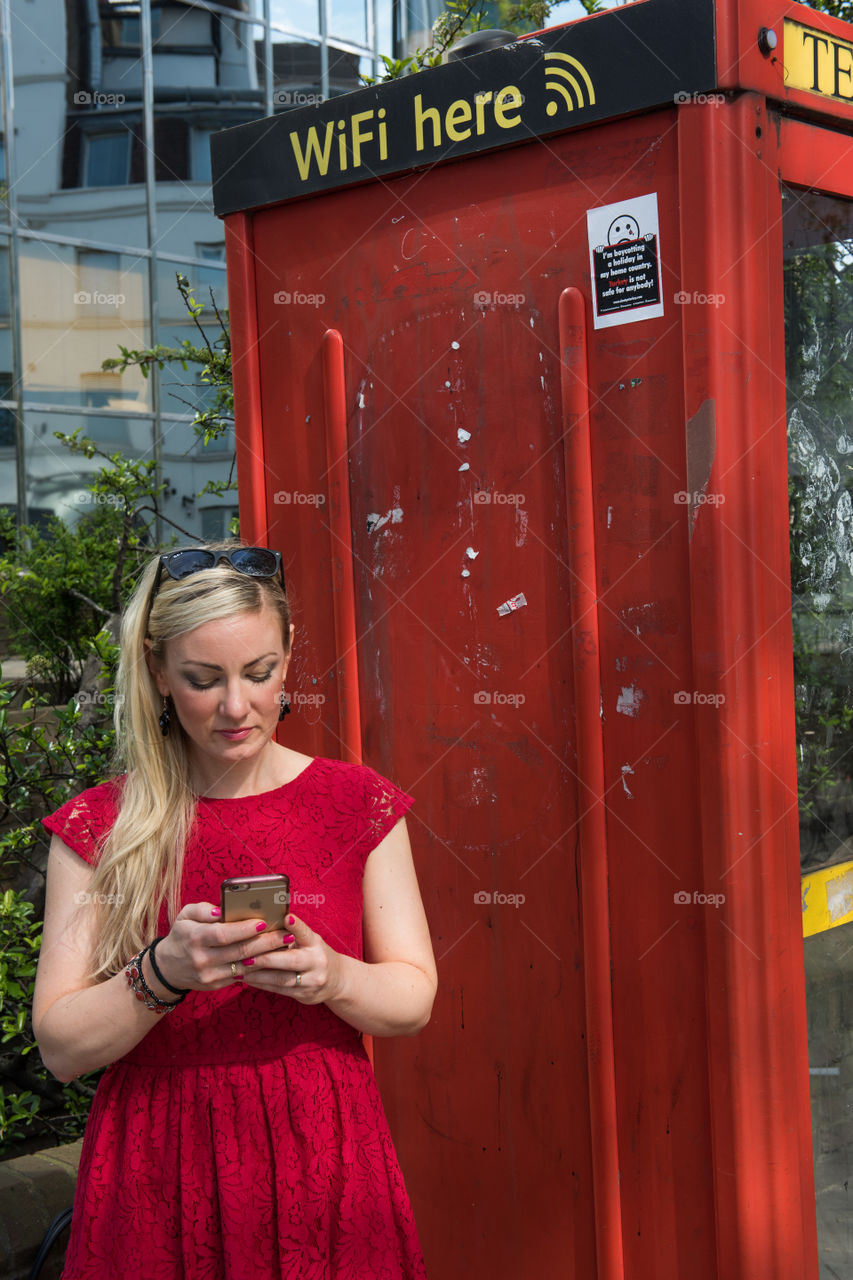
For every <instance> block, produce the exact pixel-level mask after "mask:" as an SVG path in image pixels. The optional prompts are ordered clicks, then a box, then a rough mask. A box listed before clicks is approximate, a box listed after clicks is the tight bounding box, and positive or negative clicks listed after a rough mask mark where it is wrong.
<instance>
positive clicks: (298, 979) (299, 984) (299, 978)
mask: <svg viewBox="0 0 853 1280" xmlns="http://www.w3.org/2000/svg"><path fill="white" fill-rule="evenodd" d="M301 984H302V974H301V973H297V975H296V985H297V987H298V986H301Z"/></svg>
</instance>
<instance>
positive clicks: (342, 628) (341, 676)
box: [322, 329, 361, 764]
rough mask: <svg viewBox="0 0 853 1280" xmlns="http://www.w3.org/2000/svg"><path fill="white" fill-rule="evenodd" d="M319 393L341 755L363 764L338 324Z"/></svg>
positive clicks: (329, 340) (330, 332)
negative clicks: (322, 414) (323, 414)
mask: <svg viewBox="0 0 853 1280" xmlns="http://www.w3.org/2000/svg"><path fill="white" fill-rule="evenodd" d="M322 350H323V354H322V359H323V399H324V403H325V412H326V464H327V467H328V471H327V482H328V492H329V533H330V535H331V544H332V545H331V562H332V606H333V608H334V613H335V654H336V656H337V673H338V688H339V694H338V706H339V708H340V739H341V747H342V750H343V758H344V759H348V760H350V761H351V762H352V763H353V764H361V711H360V708H359V699H358V652H357V647H356V646H357V642H358V638H357V634H356V623H355V588H354V586H353V574H352V566H353V551H352V515H351V513H350V502H349V469H348V465H347V463H348V458H349V446H348V442H347V409H346V388H345V384H344V343H343V339H342V338H341V335H340V334H339V333H338V331H337V329H327V330H326V332H325V334H324V335H323V349H322Z"/></svg>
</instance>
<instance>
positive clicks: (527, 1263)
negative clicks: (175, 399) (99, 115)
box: [213, 0, 853, 1280]
mask: <svg viewBox="0 0 853 1280" xmlns="http://www.w3.org/2000/svg"><path fill="white" fill-rule="evenodd" d="M851 128H853V26H850V25H847V24H845V23H842V22H840V21H838V20H836V19H832V18H830V17H827V16H825V15H822V14H820V13H817V12H815V11H813V10H811V9H809V8H807V7H806V6H804V5H801V4H793V3H790V4H789V3H782V0H716V3H715V2H714V0H639V2H637V3H634V4H630V5H627V6H624V7H619V8H617V9H614V10H611V11H609V12H606V13H602V14H600V15H596V16H594V17H590V18H586V19H584V20H582V21H578V22H574V23H571V24H569V25H567V26H563V27H558V28H554V29H551V30H547V31H542V32H539V33H537V34H536V35H534V36H531V37H527V38H524V39H522V40H518V41H516V42H515V43H512V44H508V45H506V46H504V47H499V48H495V49H492V50H489V51H487V52H482V53H479V54H477V55H475V56H472V57H469V58H466V59H464V60H462V59H460V60H457V61H454V62H451V63H448V64H447V65H444V66H442V67H440V68H437V69H435V70H432V71H429V72H424V73H421V74H417V75H414V76H409V77H406V78H404V79H401V80H397V81H392V82H389V83H385V84H380V85H378V86H374V87H370V88H365V89H363V90H359V91H358V92H355V93H351V94H348V95H346V96H344V97H339V98H334V99H331V100H330V101H327V102H325V103H321V104H319V105H315V106H311V107H306V108H304V109H299V110H295V111H291V112H287V113H285V114H281V115H278V116H276V117H274V118H272V119H268V120H259V121H255V122H253V123H251V124H247V125H245V126H241V127H240V128H236V129H232V130H228V131H226V132H223V133H220V134H218V135H216V136H215V137H214V139H213V158H214V174H215V180H214V195H215V202H216V208H217V212H218V213H219V214H221V215H222V216H223V217H224V219H225V226H226V237H227V252H228V271H229V284H230V307H231V320H232V339H233V351H234V378H235V403H236V415H237V447H238V467H239V476H240V486H241V517H242V530H243V533H244V535H245V536H247V537H249V538H250V539H252V540H257V541H261V542H267V543H269V544H271V545H273V546H275V547H279V548H280V549H281V550H282V551H283V553H284V556H285V560H286V570H287V578H288V584H289V585H291V589H292V594H293V602H294V607H295V616H296V621H297V628H298V629H297V637H296V645H295V656H294V663H293V667H292V671H294V674H295V690H294V694H293V699H294V702H295V704H296V707H297V709H298V711H299V712H300V714H299V715H298V716H294V717H291V718H290V720H289V721H287V722H286V728H287V734H288V737H287V740H288V742H290V743H291V744H293V745H295V746H297V747H298V748H299V749H301V750H304V751H308V752H311V753H312V754H321V755H326V756H334V757H343V758H349V759H354V760H362V759H363V760H365V761H366V762H368V763H370V764H371V765H373V766H374V767H375V768H377V769H378V770H379V771H380V772H381V773H383V774H385V775H386V776H388V777H390V778H392V779H393V780H395V781H396V782H397V783H399V784H400V785H401V786H403V787H405V789H406V790H408V791H409V792H411V793H412V794H414V796H415V797H416V801H417V803H416V804H415V806H414V808H413V809H412V811H411V814H410V817H409V829H410V833H411V836H412V844H413V848H414V852H415V858H416V862H417V867H418V873H419V877H420V882H421V886H422V890H423V895H424V900H425V905H426V909H427V913H428V916H429V919H430V923H431V928H432V932H433V940H434V946H435V953H436V958H437V961H438V967H439V974H440V988H439V995H438V998H437V1001H436V1005H435V1010H434V1015H433V1019H432V1022H431V1024H430V1026H429V1027H428V1028H427V1029H426V1030H425V1031H424V1032H422V1033H421V1034H420V1035H419V1036H418V1037H415V1038H413V1039H397V1040H376V1041H374V1044H373V1054H374V1066H375V1070H376V1073H377V1077H378V1080H379V1083H380V1086H381V1089H382V1093H383V1097H384V1100H385V1105H386V1109H387V1112H388V1116H389V1121H390V1123H391V1127H392V1131H393V1133H394V1137H395V1142H396V1145H397V1151H398V1154H399V1157H400V1161H401V1165H402V1168H403V1171H404V1174H405V1177H406V1181H407V1186H408V1188H409V1192H410V1195H411V1197H412V1201H413V1204H414V1208H415V1213H416V1217H417V1221H418V1226H419V1231H420V1235H421V1240H422V1243H423V1247H424V1252H425V1255H426V1260H427V1268H428V1272H429V1274H430V1276H431V1277H442V1280H461V1278H462V1277H469V1276H472V1275H474V1276H480V1275H488V1276H490V1277H492V1278H493V1280H499V1278H500V1280H503V1278H507V1280H508V1278H509V1277H513V1278H515V1277H518V1276H522V1277H534V1276H535V1277H542V1278H543V1280H557V1278H558V1277H559V1278H563V1277H565V1278H566V1280H569V1278H571V1280H592V1277H596V1278H597V1280H623V1278H624V1280H682V1278H683V1277H685V1276H688V1275H689V1276H691V1277H693V1278H694V1280H712V1278H713V1280H804V1278H805V1280H817V1277H818V1275H819V1261H818V1259H819V1254H820V1258H821V1267H822V1269H821V1271H820V1274H821V1275H826V1276H849V1275H853V1234H851V1231H850V1229H849V1227H848V1225H847V1218H848V1217H849V1211H848V1210H847V1209H846V1204H847V1200H846V1187H847V1183H846V1177H847V1171H848V1168H849V1164H850V1157H851V1154H853V1153H851V1148H850V1144H851V1142H853V1132H851V1130H850V1115H851V1106H853V1077H851V1069H853V1063H852V1062H851V1056H853V1055H851V1051H850V1048H849V1045H850V1043H851V1037H850V1035H849V1032H848V1030H847V1028H848V1027H849V1025H850V1024H851V1023H853V1008H851V1007H850V1006H851V1001H850V997H849V995H848V994H846V992H847V989H848V988H849V986H850V984H849V983H846V975H848V974H850V972H851V970H853V936H850V935H849V934H848V933H847V929H848V928H849V927H850V926H849V925H848V924H847V921H848V919H849V916H850V908H851V906H853V883H851V889H850V894H849V896H848V898H844V893H843V892H842V891H841V890H839V889H838V883H839V876H841V875H842V872H841V871H839V873H838V875H836V876H835V877H834V881H833V883H835V890H834V892H836V898H835V899H833V900H832V901H835V903H836V906H835V908H833V907H832V905H831V902H830V898H829V896H827V899H826V902H827V904H828V905H827V906H826V912H825V914H826V921H825V923H824V927H821V928H819V929H818V930H817V931H816V932H814V933H813V934H811V935H810V936H809V938H808V939H807V940H806V944H805V946H804V943H803V924H802V909H801V879H800V877H801V865H800V854H801V848H802V850H803V852H804V858H805V863H804V867H805V869H807V870H810V871H815V872H820V873H821V874H824V873H825V872H827V869H829V870H833V869H838V868H839V867H841V866H843V864H844V862H845V858H853V847H852V846H850V844H849V841H848V834H849V833H848V830H847V828H845V826H844V818H843V815H844V813H846V812H847V808H848V807H849V809H850V810H851V812H853V805H851V806H846V796H847V795H848V794H849V793H850V790H851V787H850V781H849V760H851V759H853V737H851V734H853V730H851V728H850V718H851V714H853V713H851V712H850V709H849V708H850V698H848V696H847V695H848V694H849V693H850V691H851V689H853V668H851V667H850V662H851V654H853V639H851V624H850V617H851V605H853V575H851V568H853V551H851V548H853V534H851V529H853V502H851V489H853V480H851V479H849V478H848V477H850V476H851V475H853V409H852V408H851V405H853V360H852V359H851V354H850V348H851V334H853V284H851V279H853V277H851V262H853V144H852V143H851V137H850V132H851ZM848 459H849V460H848ZM848 749H849V755H848ZM850 830H853V822H851V824H850ZM850 866H851V867H853V863H851V864H850ZM844 874H846V872H845V873H844ZM824 878H825V879H826V881H827V882H829V881H830V880H833V877H832V876H829V875H825V877H824ZM851 881H852V882H853V873H851ZM821 884H823V881H821ZM824 891H825V892H826V893H827V895H829V892H830V891H829V889H826V887H825V886H824V888H822V889H820V892H824ZM803 892H805V890H804V891H803ZM809 892H811V890H809ZM844 892H846V890H845V891H844ZM814 893H815V894H817V893H818V889H815V891H814ZM839 893H840V894H841V897H840V898H839V896H838V895H839ZM813 896H814V895H813ZM845 902H846V908H847V911H846V915H845V911H844V910H842V907H843V906H844V904H845ZM839 903H840V904H841V905H840V906H839V905H838V904H839ZM845 926H846V927H845ZM813 944H814V945H813ZM848 953H850V954H848ZM807 985H808V1001H807V998H806V991H807ZM845 1004H846V1008H847V1012H846V1013H845ZM810 1071H811V1072H813V1073H814V1074H813V1075H812V1076H810ZM810 1085H811V1088H812V1090H813V1096H812V1097H811V1098H810ZM816 1204H817V1209H816Z"/></svg>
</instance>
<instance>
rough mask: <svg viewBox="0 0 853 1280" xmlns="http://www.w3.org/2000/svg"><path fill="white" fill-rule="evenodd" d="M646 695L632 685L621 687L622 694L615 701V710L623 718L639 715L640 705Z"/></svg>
mask: <svg viewBox="0 0 853 1280" xmlns="http://www.w3.org/2000/svg"><path fill="white" fill-rule="evenodd" d="M645 696H646V695H645V694H644V692H643V690H642V689H637V688H636V687H635V686H634V685H628V687H627V688H626V687H625V685H623V686H622V692H621V693H620V694H619V697H618V698H617V699H616V710H617V711H618V712H620V713H621V714H622V715H623V716H634V718H635V719H636V717H637V716H638V715H639V714H640V703H641V702H642V700H643V698H644V697H645Z"/></svg>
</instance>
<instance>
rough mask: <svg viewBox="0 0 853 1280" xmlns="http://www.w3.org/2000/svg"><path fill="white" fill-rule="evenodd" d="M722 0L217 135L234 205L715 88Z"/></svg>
mask: <svg viewBox="0 0 853 1280" xmlns="http://www.w3.org/2000/svg"><path fill="white" fill-rule="evenodd" d="M715 75H716V59H715V49H714V6H713V0H644V2H643V3H636V4H631V5H629V6H627V7H625V8H621V7H620V8H617V9H611V10H608V11H607V12H604V13H601V14H598V15H596V16H595V17H591V18H586V19H583V20H581V21H579V22H574V23H570V24H568V25H567V26H563V27H554V28H552V29H551V30H550V31H545V32H542V33H541V34H540V35H538V36H532V37H529V38H525V39H522V40H518V41H517V42H516V43H514V44H509V45H505V46H503V47H502V48H499V49H492V50H489V51H488V52H487V53H479V54H475V55H474V56H473V57H470V58H465V59H463V60H461V61H458V62H450V63H447V64H445V65H444V66H441V67H435V68H433V69H432V70H429V71H421V72H418V73H417V74H415V75H411V76H404V77H403V78H402V79H400V80H390V81H387V82H386V83H383V84H379V85H375V86H372V87H370V88H366V89H358V90H356V91H355V92H354V93H348V94H344V95H342V96H341V97H337V98H331V99H330V100H329V101H327V102H323V103H320V104H319V105H317V106H308V107H301V108H299V109H297V110H295V111H286V112H283V113H282V114H281V115H277V116H271V117H269V118H267V119H263V120H255V121H252V122H251V123H250V124H244V125H239V126H238V127H237V128H235V129H224V130H222V131H221V132H220V133H216V134H214V135H213V137H212V139H211V154H212V157H213V203H214V209H215V211H216V213H217V214H219V215H220V216H223V215H225V214H227V213H234V212H236V211H237V210H241V209H257V208H260V207H262V206H263V205H269V204H277V203H278V202H279V201H282V200H293V199H296V198H298V197H300V196H304V195H308V194H310V193H312V192H315V191H328V190H331V189H333V188H335V187H343V186H349V185H352V184H353V183H357V182H366V181H369V180H370V179H371V178H374V177H384V176H388V175H389V174H393V173H402V172H405V171H406V170H409V169H414V168H420V167H422V166H425V165H431V164H435V163H436V162H437V161H444V160H452V159H456V158H459V157H462V156H466V155H472V154H476V153H477V152H481V151H492V150H494V149H496V148H499V147H505V146H511V145H513V144H516V143H519V142H526V141H528V140H529V139H531V138H536V137H547V136H548V135H549V134H554V133H562V132H564V131H565V130H566V129H573V128H579V127H582V126H584V125H589V124H592V123H593V122H594V121H596V120H606V119H610V118H611V117H614V116H619V115H625V114H627V113H628V112H635V111H641V110H644V109H647V108H649V107H655V106H660V105H662V104H665V103H672V102H681V101H685V100H686V99H688V98H689V97H690V95H691V94H692V93H703V92H707V91H709V90H711V89H713V88H714V87H715Z"/></svg>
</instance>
